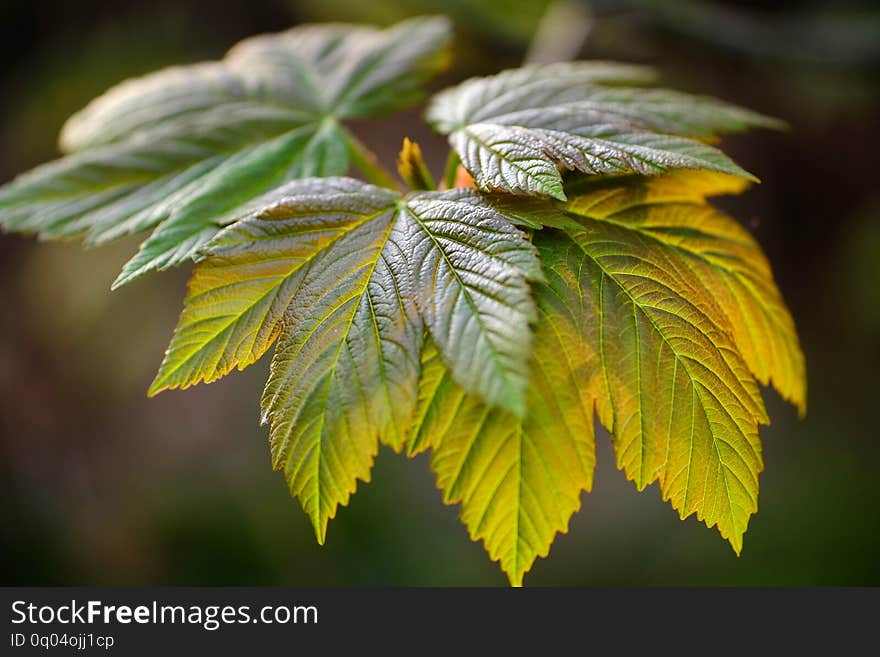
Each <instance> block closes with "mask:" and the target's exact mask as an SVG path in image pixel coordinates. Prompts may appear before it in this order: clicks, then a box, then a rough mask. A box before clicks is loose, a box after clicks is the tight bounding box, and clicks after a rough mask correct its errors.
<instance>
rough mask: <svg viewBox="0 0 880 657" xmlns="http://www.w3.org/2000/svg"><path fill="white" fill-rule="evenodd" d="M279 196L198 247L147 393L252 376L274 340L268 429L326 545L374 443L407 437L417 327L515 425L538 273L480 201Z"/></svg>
mask: <svg viewBox="0 0 880 657" xmlns="http://www.w3.org/2000/svg"><path fill="white" fill-rule="evenodd" d="M273 194H275V195H276V197H277V201H276V202H275V203H274V204H272V205H269V206H268V207H267V208H265V209H263V210H260V211H258V212H255V213H254V214H252V215H251V216H249V217H247V218H245V219H243V220H241V221H239V222H237V223H235V224H233V225H231V226H229V227H228V228H227V229H225V230H224V231H222V232H221V233H220V234H218V235H217V236H216V237H215V238H214V239H213V240H212V241H211V242H210V243H209V244H208V245H207V247H205V248H204V249H203V251H202V253H203V255H204V256H206V257H205V259H204V260H203V261H201V262H200V263H199V264H198V265H197V266H196V268H195V271H194V272H193V278H192V281H191V283H190V290H189V295H188V296H187V300H186V306H185V308H184V311H183V314H182V315H181V319H180V323H179V325H178V327H177V330H176V332H175V335H174V338H173V339H172V342H171V345H170V347H169V349H168V352H167V354H166V357H165V360H164V361H163V363H162V366H161V368H160V371H159V374H158V375H157V377H156V381H155V383H154V384H153V386H152V388H151V393H156V392H158V391H160V390H162V389H165V388H174V387H186V386H188V385H192V384H193V383H196V382H198V381H201V380H206V381H210V380H213V379H215V378H218V377H220V376H222V375H223V374H225V373H227V372H229V371H230V370H232V369H233V368H234V367H238V368H243V367H246V366H247V365H249V364H250V363H253V362H254V361H255V360H256V359H257V358H259V357H260V356H261V355H262V354H263V353H264V352H265V351H266V350H267V349H268V348H269V346H270V345H271V344H272V342H273V341H274V340H275V339H276V338H279V336H280V338H279V339H278V346H277V348H276V351H275V357H274V359H273V361H272V368H271V374H270V376H269V381H268V384H267V386H266V390H265V392H264V395H263V403H262V406H263V420H264V421H265V422H269V423H270V424H271V430H270V443H271V446H272V457H273V463H274V465H275V467H276V468H278V469H283V470H284V472H285V475H286V477H287V479H288V482H289V484H290V488H291V492H292V493H293V494H294V495H296V496H298V497H299V498H300V500H301V502H302V504H303V507H304V508H305V510H306V512H307V513H308V515H309V516H310V518H311V520H312V522H313V524H314V526H315V531H316V532H317V535H318V538H319V540H321V541H323V538H324V534H325V531H326V525H327V521H328V519H330V518H332V517H333V516H334V514H335V512H336V508H337V506H338V505H340V504H346V503H347V501H348V498H349V495H350V494H351V493H352V492H353V491H354V489H355V486H356V482H357V480H358V479H367V478H368V477H369V472H370V466H371V464H372V460H373V457H374V455H375V452H376V449H377V447H378V441H379V440H382V441H384V442H386V443H388V444H390V445H392V446H395V447H397V448H400V447H401V446H402V445H403V444H404V442H405V440H406V439H407V436H408V431H409V428H410V424H411V421H412V413H413V410H414V408H415V403H416V397H417V391H418V379H419V369H420V367H419V354H420V351H421V345H422V335H423V327H424V328H425V329H427V331H428V332H429V333H430V335H431V336H432V337H433V339H434V340H435V342H436V343H437V344H438V345H439V346H440V350H441V352H442V354H443V359H444V361H445V362H446V363H447V364H448V366H449V367H450V369H451V372H452V375H453V376H454V378H455V380H456V381H458V382H459V383H460V384H461V385H462V386H464V387H465V388H466V389H468V390H471V391H473V392H474V393H476V394H479V395H481V396H482V398H484V399H486V400H488V401H489V402H490V403H492V404H497V405H499V406H502V407H504V408H507V409H509V410H510V411H511V412H512V413H519V414H521V413H522V409H523V406H524V395H525V387H526V380H527V376H528V365H527V362H528V358H529V354H530V351H531V346H530V345H531V332H530V328H529V323H530V321H532V320H533V319H534V307H533V303H532V301H531V297H530V295H529V287H528V280H534V279H537V278H539V277H540V266H539V264H538V262H537V258H536V254H535V250H534V248H533V247H532V245H531V244H529V243H528V242H527V241H526V240H525V239H524V237H523V235H522V233H520V232H519V231H518V230H517V229H516V228H514V227H513V225H512V224H511V223H510V222H509V221H508V220H507V219H505V218H504V217H503V216H501V215H500V214H499V213H498V211H496V210H495V209H493V208H492V206H491V205H489V203H488V202H486V201H485V200H484V199H483V197H482V196H481V195H480V194H479V193H478V192H476V191H475V190H450V191H446V192H422V193H414V194H410V195H408V196H406V197H403V196H401V195H400V194H398V193H397V192H394V191H391V190H387V189H382V188H379V187H374V186H372V185H368V184H365V183H362V182H358V181H356V180H352V179H348V178H329V179H305V180H298V181H293V182H291V183H288V184H287V185H286V186H284V187H282V188H281V189H279V190H277V191H276V192H273Z"/></svg>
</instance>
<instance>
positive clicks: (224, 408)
mask: <svg viewBox="0 0 880 657" xmlns="http://www.w3.org/2000/svg"><path fill="white" fill-rule="evenodd" d="M872 4H873V3H869V2H865V3H855V2H853V3H843V2H841V3H806V2H801V3H795V2H786V3H777V2H763V3H762V2H749V3H739V4H734V3H721V2H693V1H689V2H669V3H656V2H647V1H644V2H639V1H635V0H632V1H629V2H627V1H621V0H618V1H610V0H608V1H604V2H598V1H596V2H592V3H591V4H590V9H591V12H592V14H593V17H594V21H593V26H592V30H591V32H590V34H589V36H588V38H587V40H586V43H585V45H584V47H583V51H582V53H581V54H582V55H583V56H584V57H595V58H609V59H623V60H630V61H637V62H645V63H650V64H653V65H656V66H657V67H658V68H659V69H660V70H661V71H662V72H663V74H664V77H665V79H666V81H667V82H669V83H670V84H671V85H673V86H676V87H678V88H682V89H685V90H689V91H695V92H703V93H710V94H714V95H717V96H720V97H722V98H725V99H728V100H731V101H734V102H738V103H741V104H744V105H747V106H750V107H753V108H755V109H758V110H761V111H764V112H767V113H770V114H773V115H777V116H780V117H783V118H784V119H786V120H787V121H788V122H789V123H790V124H791V127H792V129H791V131H790V132H789V133H787V134H775V133H767V132H758V133H754V134H751V135H746V136H741V137H736V138H733V139H730V140H728V141H727V142H726V149H727V150H728V151H729V152H730V153H731V154H732V155H733V156H734V157H735V158H736V159H737V161H739V162H740V163H741V164H742V165H744V166H745V167H746V168H747V169H749V170H750V171H753V172H755V173H756V174H757V175H758V176H759V177H761V178H762V179H763V181H764V182H763V185H761V186H760V187H758V188H756V189H754V190H752V191H750V192H748V193H747V194H746V195H745V196H743V197H741V198H736V199H728V200H725V201H724V205H725V207H727V208H729V209H731V210H732V211H733V212H735V214H736V215H737V216H738V217H739V218H740V219H742V220H743V221H744V222H745V223H746V225H747V226H748V227H749V228H750V229H751V230H752V231H753V232H754V233H755V234H756V236H757V237H758V239H759V240H760V242H761V244H762V245H763V246H764V248H765V249H766V251H767V253H768V255H769V257H770V259H771V261H772V263H773V265H774V269H775V273H776V276H777V279H778V282H779V285H780V287H781V289H782V291H783V294H784V296H785V297H786V299H787V301H788V302H789V304H790V306H791V309H792V312H793V314H794V316H795V319H796V321H797V324H798V327H799V330H800V334H801V337H802V340H803V345H804V349H805V351H806V354H807V364H808V370H809V384H810V394H809V414H808V416H807V418H806V420H804V421H799V420H798V419H797V417H796V413H795V411H794V410H793V409H792V408H790V407H788V406H786V405H785V404H784V403H782V402H781V401H780V399H779V398H778V397H777V396H776V395H775V394H774V393H772V392H769V391H768V392H767V393H766V395H765V399H766V401H767V405H768V409H769V412H770V415H771V417H772V418H773V425H772V426H770V427H767V428H765V429H763V431H762V438H763V442H764V453H765V462H766V469H765V472H764V474H763V475H762V478H761V495H760V510H759V513H758V515H757V516H755V517H754V519H753V520H752V522H751V524H750V527H749V532H748V534H747V535H746V539H745V549H744V550H743V555H742V556H741V557H740V558H737V557H735V556H734V554H733V552H732V551H731V550H730V548H729V547H728V546H727V544H726V543H725V542H724V541H723V540H722V539H721V538H720V537H719V536H718V534H717V533H716V532H715V531H714V530H711V531H710V530H707V529H706V528H705V527H704V526H702V525H701V524H699V523H698V522H697V521H696V520H695V519H693V518H691V519H688V520H687V521H686V522H681V521H680V520H679V519H678V516H677V514H676V513H675V512H674V511H673V510H672V509H671V508H670V507H668V506H667V505H666V504H664V503H663V502H662V501H661V500H660V497H659V494H658V491H657V489H656V486H652V487H651V488H649V489H648V490H647V491H645V492H644V493H643V494H637V493H636V491H635V489H634V487H633V486H632V485H631V484H630V483H628V482H627V481H626V480H625V478H624V476H623V474H622V473H621V472H620V471H618V470H617V469H616V467H615V466H614V462H613V458H612V455H611V450H610V446H609V440H608V437H607V434H604V433H602V434H600V435H599V446H598V452H599V465H598V468H597V472H596V483H595V488H594V491H593V493H592V494H590V495H585V496H584V497H583V508H582V510H581V511H580V513H578V514H577V515H576V516H575V518H574V519H573V521H572V524H571V529H570V531H569V533H568V534H566V535H564V536H560V537H558V538H557V540H556V542H555V544H554V546H553V549H552V552H551V557H550V559H547V560H540V561H539V562H538V563H537V564H536V565H535V567H534V569H533V571H532V573H531V574H530V575H527V577H526V584H545V585H569V584H632V585H642V584H728V585H739V584H761V585H779V584H797V585H812V584H875V585H876V584H880V561H878V558H877V555H878V554H880V510H878V503H877V502H878V494H877V484H876V482H877V473H878V469H880V459H878V457H880V432H878V430H877V424H876V423H877V417H878V406H880V399H878V391H880V385H878V383H877V378H878V366H880V269H878V267H880V188H878V184H877V174H876V171H877V151H878V148H880V139H878V137H880V134H878V133H880V124H878V122H877V117H878V103H877V100H878V85H877V73H878V64H880V14H878V13H877V10H872V9H870V7H871V5H872ZM441 5H443V6H446V7H448V8H449V9H450V10H451V11H453V13H454V15H455V19H456V21H457V29H458V34H457V38H458V45H459V48H458V52H457V55H456V68H454V69H453V70H452V71H451V72H450V73H448V74H447V75H446V76H445V77H444V78H443V79H442V80H439V81H438V82H437V85H440V84H444V83H452V82H454V81H456V80H458V79H460V78H461V77H463V76H465V75H471V74H477V73H486V72H492V71H494V70H496V69H497V68H499V67H502V66H516V65H518V64H519V63H520V62H521V60H522V58H523V55H524V53H525V51H526V47H527V44H528V41H529V38H530V34H531V31H532V29H533V27H534V25H535V23H536V21H537V20H538V18H539V17H540V15H541V10H542V5H543V3H541V2H528V3H526V2H517V1H515V0H506V1H504V0H497V1H495V2H470V3H468V2H463V1H458V2H443V3H441V2H439V0H433V1H432V0H406V1H405V2H391V1H389V0H376V1H375V2H371V3H363V2H355V1H354V0H348V1H343V2H329V1H326V0H324V1H318V0H307V1H305V2H293V1H292V0H288V1H286V2H285V1H283V0H276V1H274V2H262V3H258V2H254V1H250V2H249V1H246V0H241V1H235V0H214V1H213V2H179V1H174V2H172V1H170V0H154V1H152V2H149V3H143V2H133V1H131V0H127V1H121V0H120V1H117V2H113V3H100V2H97V1H95V0H87V1H82V2H76V3H67V4H66V5H62V4H61V3H57V2H44V1H35V0H31V1H25V0H20V1H19V0H12V1H11V2H10V0H6V1H5V2H3V1H2V0H0V44H2V45H0V48H2V49H3V57H2V70H0V181H6V180H8V179H10V178H11V177H12V176H14V175H15V174H16V173H17V172H20V171H23V170H25V169H27V168H29V167H31V166H33V165H35V164H37V163H39V162H41V161H45V160H47V159H51V158H52V157H54V156H55V155H56V154H57V153H56V149H55V137H56V135H57V133H58V130H59V128H60V126H61V124H62V122H63V120H64V119H65V118H66V117H67V116H68V115H69V114H71V113H72V112H73V111H75V110H77V109H79V108H80V107H81V106H82V105H84V104H85V103H86V102H87V101H88V100H89V99H90V98H92V97H93V96H95V95H97V94H98V93H100V92H101V91H102V90H104V89H105V88H106V87H108V86H109V85H111V84H113V83H115V82H118V81H119V80H121V79H123V78H125V77H128V76H131V75H136V74H141V73H145V72H148V71H150V70H153V69H155V68H158V67H161V66H164V65H168V64H172V63H183V62H193V61H198V60H200V59H205V58H216V57H219V56H221V55H222V54H223V52H224V51H225V50H226V49H227V48H228V47H229V46H231V45H232V44H233V43H234V42H236V41H237V40H239V39H241V38H243V37H245V36H248V35H251V34H255V33H259V32H265V31H276V30H280V29H284V28H286V27H288V26H290V25H293V24H295V23H298V22H301V21H305V20H324V19H343V20H344V19H348V20H367V19H368V20H376V21H380V22H389V21H392V20H395V19H397V18H399V17H400V16H402V15H404V14H406V13H417V12H420V11H422V12H424V11H432V10H433V11H436V10H437V9H439V8H440V7H441ZM783 6H784V8H785V9H784V10H782V9H781V8H782V7H783ZM437 85H435V86H437ZM357 129H358V132H359V134H360V135H361V136H362V137H363V139H364V140H365V141H367V142H368V143H369V144H370V145H371V146H372V147H374V148H375V150H376V151H378V152H379V153H380V154H381V155H382V156H384V157H385V158H386V159H387V161H391V158H393V157H394V154H395V153H396V151H397V149H398V147H399V144H400V141H401V139H402V137H403V136H404V134H409V136H410V137H413V138H415V139H417V140H418V141H420V142H421V143H422V145H423V147H424V149H425V150H426V153H427V157H428V159H429V162H430V163H431V164H432V166H433V167H434V168H435V171H436V170H437V169H438V168H439V166H440V165H441V163H442V159H443V157H444V156H445V152H444V150H443V149H444V148H445V146H444V144H443V142H442V140H441V139H439V138H437V137H436V136H434V135H432V134H431V133H430V131H429V130H428V129H427V128H426V127H425V126H423V125H422V124H420V122H419V113H418V111H413V112H409V113H407V114H406V115H405V116H404V117H403V118H395V119H392V120H383V121H379V122H377V123H375V124H363V125H359V126H357ZM136 244H137V240H128V241H126V242H125V243H121V244H118V245H113V246H110V247H106V248H102V249H99V250H93V251H83V250H82V249H81V248H80V246H79V245H78V244H37V243H36V242H35V241H33V240H31V239H25V238H20V237H17V236H2V237H0V584H286V585H361V584H375V585H447V584H453V585H454V584H504V583H505V581H506V580H505V578H504V576H503V575H502V574H501V572H500V570H499V569H498V568H497V566H496V565H495V564H492V563H490V562H489V561H488V559H487V557H486V555H485V553H484V552H483V550H482V546H481V545H479V544H477V543H472V542H471V541H470V540H469V539H468V537H467V534H466V531H465V529H464V527H463V526H462V525H461V524H460V523H459V521H458V517H457V514H458V511H457V509H456V508H454V507H445V506H443V504H442V503H441V498H440V493H439V492H438V491H437V490H436V489H435V487H434V483H433V477H432V476H431V473H430V471H429V469H428V463H427V459H426V457H424V456H423V457H420V458H418V459H416V460H415V461H407V460H406V459H405V458H403V457H400V456H396V455H394V454H392V453H390V452H388V451H387V450H383V451H382V452H381V453H380V455H379V458H378V462H377V464H376V468H375V471H374V477H373V483H370V484H367V485H361V486H360V487H359V490H358V493H357V495H356V496H355V497H354V498H353V501H352V503H351V505H350V506H349V507H347V508H344V509H342V510H341V511H340V513H339V515H338V516H337V518H336V520H334V521H333V522H332V523H331V525H330V529H329V532H328V541H327V545H326V546H324V547H318V546H317V545H316V543H315V541H314V538H313V535H312V531H311V528H310V526H309V524H308V522H307V520H306V517H305V515H304V514H303V513H302V512H301V510H300V509H299V506H298V504H297V503H296V502H295V501H293V500H291V499H290V498H289V497H288V495H287V492H286V487H285V484H284V482H283V479H282V477H281V475H280V474H278V473H273V472H272V471H271V469H270V465H269V454H268V448H267V443H266V432H265V430H264V429H262V428H260V427H259V426H258V423H257V419H258V408H257V407H258V399H259V392H260V389H261V385H262V383H263V381H264V379H265V375H266V370H267V359H263V361H261V362H260V363H258V364H257V365H255V366H253V367H252V368H250V369H249V370H248V371H246V372H244V373H242V374H235V375H232V376H230V377H228V378H227V379H224V380H223V381H222V382H219V383H215V384H213V385H210V386H199V387H197V388H195V389H192V390H189V391H187V392H183V393H181V392H171V393H164V394H162V395H160V396H159V397H157V398H155V399H152V400H148V399H147V398H146V397H145V390H146V388H147V386H148V384H149V382H150V381H151V379H152V376H153V374H154V372H155V370H156V368H157V366H158V364H159V362H160V360H161V356H162V353H163V351H164V348H165V346H166V344H167V340H168V338H169V336H170V334H171V330H172V329H173V327H174V324H175V321H176V316H177V313H178V312H179V310H180V307H181V301H182V297H183V294H184V289H185V282H186V278H187V271H185V270H184V269H179V270H176V271H172V272H166V273H163V274H159V275H153V276H151V277H148V278H147V279H145V280H142V281H138V282H136V283H134V284H132V285H129V286H127V287H125V288H123V289H121V290H120V291H118V292H115V293H113V294H110V292H109V290H108V288H109V284H110V282H111V281H112V280H113V278H114V277H115V274H116V272H117V271H118V269H119V268H120V266H121V265H122V263H123V262H124V261H125V260H126V259H127V257H128V256H129V255H130V254H131V253H132V252H133V251H134V249H135V247H136Z"/></svg>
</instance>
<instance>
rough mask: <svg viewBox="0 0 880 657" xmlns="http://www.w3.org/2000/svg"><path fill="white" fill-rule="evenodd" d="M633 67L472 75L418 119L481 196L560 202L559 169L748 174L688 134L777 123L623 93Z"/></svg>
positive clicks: (728, 108)
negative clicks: (443, 143) (452, 154)
mask: <svg viewBox="0 0 880 657" xmlns="http://www.w3.org/2000/svg"><path fill="white" fill-rule="evenodd" d="M639 71H640V70H639V69H636V70H629V69H627V68H626V67H621V68H619V69H618V68H612V69H608V68H607V67H606V65H603V64H593V63H589V62H580V63H575V64H567V65H564V66H560V65H558V64H557V65H551V66H543V67H542V66H535V67H528V68H524V69H516V70H512V71H505V72H503V73H500V74H498V75H494V76H490V77H486V78H473V79H471V80H468V81H466V82H464V83H462V84H460V85H459V86H457V87H453V88H452V89H448V90H445V91H443V92H441V93H440V94H438V95H437V96H435V97H434V98H433V100H432V102H431V105H430V107H429V109H428V120H429V121H430V122H431V123H432V124H433V125H434V127H435V128H436V129H437V130H439V131H440V132H442V133H444V134H448V135H449V143H450V144H451V145H452V147H453V148H454V149H455V150H456V152H457V153H458V155H459V157H460V158H461V161H462V164H463V165H464V166H465V167H466V168H467V169H468V171H470V173H471V174H472V175H473V177H474V179H475V180H476V182H477V185H478V186H479V187H480V188H481V189H485V190H502V191H506V192H512V193H514V194H527V195H547V196H552V197H554V198H558V199H562V200H564V199H565V192H564V190H563V185H562V178H561V175H560V173H559V169H560V168H563V169H571V170H577V171H582V172H584V173H591V174H592V173H600V174H607V173H625V172H635V173H643V174H656V173H664V172H666V171H668V170H670V169H676V168H688V169H711V170H716V171H723V172H727V173H731V174H737V175H741V176H744V177H746V178H753V176H751V174H749V173H748V172H746V171H744V170H743V169H741V168H740V167H739V166H737V165H736V164H735V163H734V162H733V161H731V160H730V159H729V158H728V157H727V156H726V155H724V154H723V153H722V152H721V151H719V150H718V149H716V148H714V147H713V146H710V145H708V144H706V143H703V142H701V141H697V140H696V139H694V138H709V137H713V136H715V135H716V134H718V133H721V132H731V131H737V130H743V129H745V128H747V127H750V126H753V125H762V126H768V127H778V126H779V122H778V121H775V120H774V119H770V118H768V117H764V116H762V115H760V114H756V113H754V112H751V111H748V110H745V109H741V108H738V107H735V106H733V105H729V104H727V103H722V102H721V101H717V100H714V99H711V98H704V97H699V96H691V95H688V94H682V93H678V92H674V91H668V90H665V89H641V88H640V89H632V88H628V87H620V86H616V85H617V84H618V83H632V82H641V81H643V77H644V76H643V75H641V74H640V72H639Z"/></svg>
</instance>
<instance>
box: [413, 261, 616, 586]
mask: <svg viewBox="0 0 880 657" xmlns="http://www.w3.org/2000/svg"><path fill="white" fill-rule="evenodd" d="M547 274H548V278H549V279H550V280H549V281H548V282H547V283H546V284H544V283H539V284H536V286H535V298H536V302H537V305H538V310H539V318H538V322H537V325H536V330H535V338H534V341H535V346H534V357H533V359H532V372H531V378H530V380H529V388H528V395H527V399H528V406H527V411H526V416H525V418H519V417H516V416H515V415H513V414H511V413H509V412H507V411H505V410H503V409H500V408H492V407H490V406H488V405H487V404H486V403H485V402H483V401H482V400H481V399H480V398H479V397H476V396H475V395H471V394H467V393H466V392H465V391H464V390H463V389H462V388H461V387H460V386H458V385H457V384H456V383H455V382H454V381H453V380H452V377H451V376H450V375H449V372H448V370H447V369H446V368H445V367H444V365H443V363H442V362H441V360H440V358H439V357H438V355H437V352H436V351H435V350H434V349H433V348H432V347H429V348H427V349H426V350H425V355H424V357H423V360H422V380H421V385H420V391H419V408H418V411H417V414H416V422H415V425H414V430H413V436H412V439H411V442H410V445H409V452H410V454H415V453H418V452H421V451H422V450H425V449H427V448H431V467H432V469H433V470H434V472H435V473H436V474H437V483H438V485H439V486H440V488H442V489H443V491H444V499H445V501H446V502H447V503H461V516H462V521H463V522H464V523H465V525H466V526H467V528H468V531H469V532H470V535H471V537H472V538H473V539H474V540H477V539H482V540H483V543H484V545H485V547H486V551H487V552H488V553H489V556H490V558H492V559H493V560H497V561H499V562H500V564H501V568H502V569H503V570H504V572H505V573H507V576H508V577H509V579H510V582H511V584H513V585H514V586H519V585H521V584H522V577H523V573H525V572H526V571H528V570H529V568H531V565H532V563H533V562H534V561H535V559H536V558H538V557H545V556H547V554H548V552H549V549H550V544H551V543H552V542H553V539H554V537H555V536H556V534H557V532H565V531H566V530H567V528H568V522H569V519H570V518H571V516H572V514H573V513H574V512H576V511H577V510H578V509H579V508H580V494H581V491H588V490H590V488H591V486H592V481H593V468H594V465H595V460H596V459H595V443H594V433H593V400H592V398H591V397H590V396H589V394H588V390H589V388H588V385H587V384H588V382H589V380H590V377H595V376H596V374H597V372H598V371H599V368H598V367H596V364H597V363H596V357H595V354H594V353H591V352H590V351H589V350H588V349H586V348H584V341H583V338H582V336H581V329H580V321H581V318H580V312H581V309H579V308H577V307H570V306H567V305H566V304H565V303H563V302H561V298H560V297H559V296H558V295H557V293H556V291H555V287H556V286H557V285H558V281H556V280H555V279H554V274H553V272H552V270H548V272H547Z"/></svg>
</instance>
